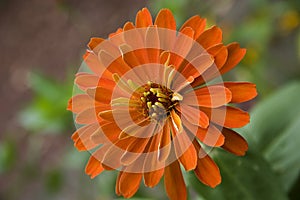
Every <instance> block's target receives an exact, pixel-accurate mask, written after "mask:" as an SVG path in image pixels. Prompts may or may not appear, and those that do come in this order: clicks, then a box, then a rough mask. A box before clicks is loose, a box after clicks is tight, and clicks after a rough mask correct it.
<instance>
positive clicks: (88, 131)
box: [72, 123, 99, 151]
mask: <svg viewBox="0 0 300 200" xmlns="http://www.w3.org/2000/svg"><path fill="white" fill-rule="evenodd" d="M98 127H99V125H98V123H94V124H91V125H88V126H84V127H82V128H80V129H78V130H77V131H76V132H75V133H74V134H73V136H72V139H73V141H74V146H75V147H76V148H77V150H78V151H86V150H91V149H93V148H95V147H96V146H98V144H95V143H94V142H93V141H92V140H91V139H90V137H91V135H92V134H93V133H94V132H95V131H96V130H97V128H98Z"/></svg>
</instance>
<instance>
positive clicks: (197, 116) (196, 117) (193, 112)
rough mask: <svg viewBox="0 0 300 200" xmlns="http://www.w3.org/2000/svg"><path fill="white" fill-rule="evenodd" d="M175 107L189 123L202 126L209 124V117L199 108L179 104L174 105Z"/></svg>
mask: <svg viewBox="0 0 300 200" xmlns="http://www.w3.org/2000/svg"><path fill="white" fill-rule="evenodd" d="M176 109H177V110H179V111H180V113H181V114H182V115H183V116H184V117H185V118H186V119H187V120H188V121H189V122H190V123H191V124H194V125H197V126H200V127H202V128H206V127H208V125H209V119H208V117H207V115H206V114H205V113H204V112H202V111H201V110H200V109H196V108H194V107H192V106H188V105H185V104H180V106H176Z"/></svg>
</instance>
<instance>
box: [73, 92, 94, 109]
mask: <svg viewBox="0 0 300 200" xmlns="http://www.w3.org/2000/svg"><path fill="white" fill-rule="evenodd" d="M94 106H95V103H94V101H93V99H91V97H89V96H88V95H86V94H78V95H76V96H73V97H72V98H71V99H70V100H69V102H68V108H67V109H68V110H70V111H72V112H73V113H80V112H82V111H83V110H86V109H88V108H91V107H94Z"/></svg>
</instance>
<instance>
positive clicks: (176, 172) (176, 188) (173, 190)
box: [164, 161, 187, 200]
mask: <svg viewBox="0 0 300 200" xmlns="http://www.w3.org/2000/svg"><path fill="white" fill-rule="evenodd" d="M164 180H165V181H164V182H165V188H166V191H167V194H168V197H169V199H171V200H185V199H187V191H186V186H185V183H184V179H183V176H182V173H181V170H180V166H179V163H178V161H175V162H173V163H172V164H170V165H169V166H166V168H165V178H164Z"/></svg>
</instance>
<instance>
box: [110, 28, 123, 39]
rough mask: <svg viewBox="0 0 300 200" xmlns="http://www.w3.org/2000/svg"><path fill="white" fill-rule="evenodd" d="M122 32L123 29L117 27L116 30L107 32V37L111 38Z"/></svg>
mask: <svg viewBox="0 0 300 200" xmlns="http://www.w3.org/2000/svg"><path fill="white" fill-rule="evenodd" d="M122 32H123V29H121V28H118V29H117V30H116V32H114V33H111V34H109V36H108V37H109V38H112V37H114V36H115V35H117V34H119V33H122Z"/></svg>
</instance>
